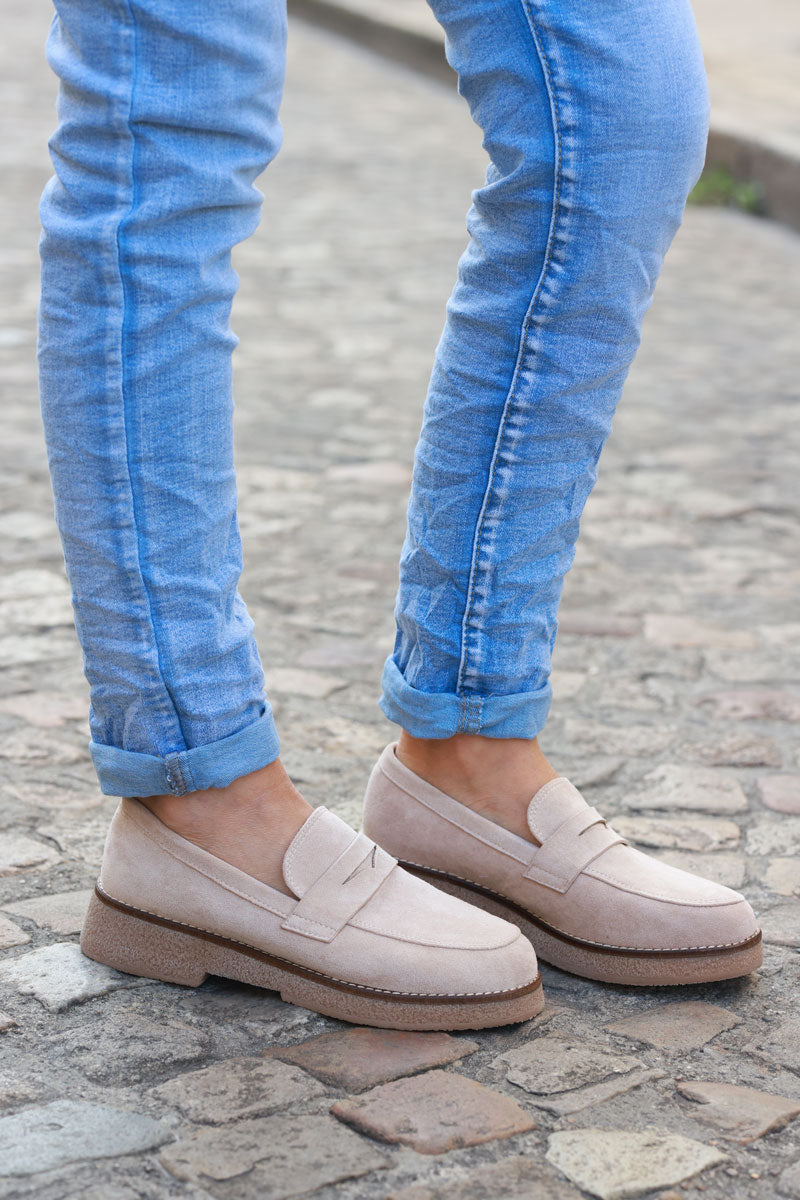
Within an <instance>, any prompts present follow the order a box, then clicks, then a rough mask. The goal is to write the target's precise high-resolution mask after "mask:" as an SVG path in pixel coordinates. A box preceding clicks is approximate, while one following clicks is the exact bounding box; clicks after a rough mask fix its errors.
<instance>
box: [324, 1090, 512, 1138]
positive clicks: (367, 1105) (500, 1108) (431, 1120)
mask: <svg viewBox="0 0 800 1200" xmlns="http://www.w3.org/2000/svg"><path fill="white" fill-rule="evenodd" d="M331 1112H332V1113H333V1115H334V1116H335V1117H339V1119H340V1120H342V1121H347V1122H348V1123H349V1124H351V1125H354V1126H355V1127H356V1129H359V1130H361V1132H362V1133H368V1134H370V1135H371V1136H372V1137H377V1138H379V1139H380V1140H381V1141H384V1142H393V1143H400V1144H401V1145H404V1146H411V1147H412V1148H413V1149H414V1150H416V1151H418V1152H419V1153H420V1154H444V1153H445V1151H447V1150H453V1149H455V1148H457V1147H461V1146H478V1145H480V1144H481V1143H483V1142H491V1141H494V1140H495V1139H497V1138H509V1137H513V1136H514V1134H516V1133H525V1132H526V1131H527V1130H529V1129H533V1127H534V1125H535V1121H534V1120H533V1118H532V1117H530V1116H529V1115H528V1114H527V1113H526V1112H525V1111H524V1109H522V1108H520V1106H519V1105H518V1104H517V1103H516V1102H515V1101H514V1100H512V1099H510V1097H508V1096H504V1095H502V1094H501V1093H500V1092H494V1091H491V1090H490V1089H489V1088H486V1087H482V1086H481V1084H479V1083H476V1082H475V1081H474V1080H472V1079H467V1078H466V1077H465V1076H463V1075H453V1074H450V1073H449V1072H445V1071H429V1072H428V1073H427V1074H426V1075H420V1076H417V1077H415V1078H413V1079H401V1080H397V1081H395V1082H394V1083H384V1084H381V1085H380V1086H379V1087H376V1088H373V1090H372V1091H371V1092H366V1093H365V1094H364V1095H363V1096H359V1097H358V1098H357V1099H354V1100H340V1101H338V1102H337V1103H336V1104H334V1106H333V1108H332V1109H331Z"/></svg>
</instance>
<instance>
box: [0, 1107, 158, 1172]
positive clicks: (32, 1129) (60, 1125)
mask: <svg viewBox="0 0 800 1200" xmlns="http://www.w3.org/2000/svg"><path fill="white" fill-rule="evenodd" d="M170 1136H171V1135H170V1132H169V1130H168V1129H167V1128H165V1127H164V1126H163V1125H161V1124H159V1123H158V1122H157V1121H153V1120H152V1119H151V1118H150V1117H146V1116H141V1115H140V1114H139V1113H134V1112H120V1111H119V1110H117V1109H114V1108H108V1107H105V1106H101V1105H97V1104H84V1103H82V1102H80V1101H74V1100H55V1101H54V1102H53V1103H52V1104H44V1105H42V1107H41V1108H28V1109H25V1111H24V1112H22V1113H19V1114H16V1115H15V1116H11V1117H2V1118H0V1175H35V1174H36V1173H37V1172H39V1171H49V1170H52V1169H53V1168H54V1167H58V1166H62V1165H63V1164H65V1163H71V1162H78V1161H80V1160H81V1159H86V1158H111V1157H113V1156H114V1155H117V1154H132V1153H137V1152H139V1151H141V1150H151V1149H152V1148H153V1147H155V1146H160V1145H161V1144H162V1143H163V1142H165V1141H167V1140H168V1139H169V1137H170Z"/></svg>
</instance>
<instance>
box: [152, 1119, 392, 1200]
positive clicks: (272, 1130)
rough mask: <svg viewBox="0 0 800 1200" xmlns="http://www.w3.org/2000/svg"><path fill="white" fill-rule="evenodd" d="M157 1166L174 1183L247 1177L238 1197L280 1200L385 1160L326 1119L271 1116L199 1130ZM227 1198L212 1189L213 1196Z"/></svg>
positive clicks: (383, 1163) (169, 1148)
mask: <svg viewBox="0 0 800 1200" xmlns="http://www.w3.org/2000/svg"><path fill="white" fill-rule="evenodd" d="M159 1158H160V1162H161V1164H162V1165H163V1166H164V1167H166V1169H167V1170H168V1171H169V1172H170V1174H172V1175H174V1176H175V1177H176V1178H177V1179H184V1180H190V1181H191V1180H194V1181H199V1182H201V1183H205V1182H206V1181H207V1180H217V1181H220V1182H221V1181H225V1180H233V1179H238V1177H239V1176H245V1175H246V1176H247V1178H246V1179H245V1180H244V1181H243V1183H244V1186H243V1188H238V1189H237V1191H236V1192H235V1193H234V1194H236V1195H237V1196H242V1197H245V1198H246V1200H250V1198H251V1197H252V1198H253V1200H255V1198H256V1197H258V1196H264V1197H269V1200H283V1197H285V1196H301V1195H303V1194H304V1193H306V1192H312V1191H316V1190H317V1189H318V1188H320V1187H323V1186H324V1185H325V1184H330V1183H336V1182H337V1181H339V1180H342V1179H352V1178H356V1177H358V1176H359V1175H366V1174H368V1173H369V1172H370V1171H374V1170H380V1169H381V1168H383V1167H385V1166H386V1165H387V1162H388V1160H387V1158H386V1156H385V1155H384V1154H383V1153H381V1151H379V1150H378V1149H377V1147H376V1146H374V1145H372V1144H370V1143H369V1142H366V1141H364V1139H363V1138H360V1137H359V1136H358V1135H357V1134H355V1133H353V1132H352V1131H351V1130H350V1129H347V1128H346V1127H345V1126H343V1125H341V1124H339V1122H338V1121H334V1120H332V1119H331V1118H330V1117H328V1116H324V1115H323V1116H314V1115H312V1116H300V1117H289V1116H275V1117H264V1118H261V1119H256V1120H251V1121H239V1122H238V1123H237V1124H235V1125H226V1126H224V1127H223V1128H221V1129H201V1130H198V1131H196V1132H194V1133H190V1134H188V1135H187V1137H186V1138H184V1139H183V1140H181V1141H177V1142H175V1143H174V1144H172V1145H170V1146H167V1147H166V1148H165V1149H164V1150H162V1152H161V1154H160V1156H159ZM229 1194H231V1193H230V1192H227V1193H226V1192H225V1191H224V1190H221V1189H218V1188H214V1195H218V1196H225V1195H229Z"/></svg>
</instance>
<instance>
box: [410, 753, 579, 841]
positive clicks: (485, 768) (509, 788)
mask: <svg viewBox="0 0 800 1200" xmlns="http://www.w3.org/2000/svg"><path fill="white" fill-rule="evenodd" d="M396 752H397V757H398V758H399V759H400V761H401V762H402V763H403V765H404V766H406V767H408V768H409V770H411V771H413V772H414V773H415V775H419V776H420V778H421V779H424V780H426V782H427V783H430V784H432V785H433V786H434V787H436V788H438V789H439V790H440V791H442V792H445V793H446V794H447V795H448V796H452V797H453V799H455V800H458V801H459V802H460V803H461V804H465V805H467V807H469V808H471V809H473V810H474V811H475V812H478V813H480V814H481V815H482V816H485V817H487V818H488V819H489V820H492V821H495V822H496V823H497V824H499V825H503V826H504V827H505V828H506V829H510V830H511V831H512V832H513V833H517V834H519V835H520V836H521V837H525V838H530V831H529V830H528V825H527V820H526V813H527V807H528V804H529V803H530V800H531V797H532V796H533V795H534V793H535V792H537V791H538V790H539V788H540V787H542V786H543V785H544V784H545V783H548V782H549V781H550V780H551V779H556V778H557V777H558V771H556V770H555V768H554V767H552V766H551V764H550V763H549V762H548V761H547V759H546V757H545V756H544V754H543V753H542V750H541V748H540V746H539V744H538V742H537V740H536V738H490V737H483V736H482V735H480V734H455V735H454V736H453V737H450V738H437V739H434V738H415V737H412V736H411V734H409V733H407V732H406V730H402V731H401V734H400V737H399V739H398V742H397V747H396Z"/></svg>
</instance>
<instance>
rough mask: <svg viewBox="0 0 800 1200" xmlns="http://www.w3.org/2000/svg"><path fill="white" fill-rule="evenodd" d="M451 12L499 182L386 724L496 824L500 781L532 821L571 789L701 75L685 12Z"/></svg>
mask: <svg viewBox="0 0 800 1200" xmlns="http://www.w3.org/2000/svg"><path fill="white" fill-rule="evenodd" d="M432 7H433V9H434V12H435V13H436V15H437V17H438V18H439V19H440V21H441V23H442V24H443V25H444V27H445V30H446V33H447V38H448V43H447V44H448V53H449V57H450V61H451V62H452V64H453V66H454V67H455V68H456V70H457V71H458V73H459V87H460V90H461V92H462V93H463V94H464V96H465V97H466V99H467V100H468V102H469V104H470V108H471V112H472V115H473V117H474V119H475V120H476V122H477V123H478V124H479V125H480V126H481V128H482V130H483V132H484V145H485V147H486V149H487V151H488V152H489V155H490V158H491V162H490V165H489V169H488V173H487V179H486V183H485V186H483V187H482V188H480V189H478V190H477V191H476V192H475V193H474V195H473V205H472V208H471V210H470V213H469V216H468V226H469V232H470V242H469V246H468V248H467V250H466V252H465V254H464V256H463V258H462V260H461V263H460V264H459V276H458V283H457V284H456V287H455V289H454V291H453V294H452V296H451V298H450V302H449V305H448V314H447V322H446V325H445V329H444V333H443V335H442V339H441V342H440V344H439V348H438V352H437V356H436V361H435V364H434V368H433V375H432V379H431V383H430V390H429V393H428V397H427V401H426V405H425V413H424V422H423V427H422V432H421V435H420V440H419V444H418V446H417V450H416V456H415V463H414V477H413V486H412V492H411V499H410V504H409V511H408V528H407V534H406V539H405V542H404V545H403V549H402V555H401V564H400V588H399V592H398V597H397V605H396V617H397V637H396V641H395V647H394V652H393V654H392V655H391V656H390V657H389V659H388V660H387V663H386V667H385V671H384V676H383V696H382V699H381V705H382V707H383V709H384V712H385V713H386V714H387V715H388V716H389V717H390V718H391V719H392V720H394V721H396V722H398V723H399V724H400V725H402V727H403V730H404V733H403V734H402V735H401V739H400V746H399V749H400V754H401V757H402V758H403V760H404V761H406V762H408V764H409V765H410V766H413V767H414V769H415V770H418V771H419V772H420V773H422V774H423V775H425V777H426V778H432V781H434V782H437V781H438V782H441V783H442V784H444V782H445V780H446V777H447V775H448V774H449V776H450V779H449V782H450V784H451V788H452V789H453V794H457V795H458V796H459V798H461V799H463V800H465V801H466V802H473V803H476V804H478V805H480V804H482V803H483V802H484V801H489V800H490V798H491V794H492V791H493V790H496V785H497V782H498V775H497V770H498V766H499V765H501V766H502V769H503V772H504V775H503V778H504V780H505V782H506V783H507V787H508V789H510V792H511V793H514V794H515V796H516V797H517V799H519V801H520V802H521V801H522V800H524V799H525V798H527V799H529V798H530V794H531V792H530V784H531V782H535V783H545V782H547V780H548V779H550V778H553V777H554V775H555V774H556V772H555V771H554V770H553V768H552V767H550V766H549V764H548V763H547V761H546V760H545V759H544V756H543V755H542V754H541V751H539V749H538V746H537V744H536V741H535V739H536V735H537V733H538V732H539V731H540V730H541V729H542V727H543V725H544V723H545V719H546V716H547V712H548V708H549V705H550V695H551V693H550V685H549V683H548V676H549V670H550V656H551V651H552V647H553V644H554V641H555V635H556V626H557V619H556V613H557V608H558V602H559V598H560V595H561V590H562V584H563V578H564V575H565V573H566V572H567V570H568V569H569V567H570V565H571V563H572V560H573V557H574V550H575V541H576V538H577V535H578V527H579V521H580V516H581V512H582V510H583V507H584V504H585V502H586V499H587V497H588V495H589V492H590V491H591V488H592V486H593V484H594V482H595V479H596V473H597V461H598V457H599V455H600V451H601V449H602V446H603V443H604V441H605V439H606V437H607V436H608V434H609V432H610V428H611V421H612V417H613V413H614V410H615V407H616V404H617V402H618V400H619V396H620V392H621V390H622V386H623V383H624V381H625V378H626V375H627V372H628V369H629V367H630V364H631V361H632V359H633V357H634V354H635V352H636V349H637V346H638V344H639V337H640V329H641V322H642V318H643V316H644V313H645V310H646V309H647V307H648V305H649V304H650V301H651V299H652V295H653V289H654V286H655V283H656V279H657V277H658V274H659V271H660V269H661V265H662V261H663V258H664V254H665V252H666V250H667V247H668V246H669V243H670V241H671V239H672V237H673V235H674V234H675V231H676V230H677V228H678V226H679V224H680V221H681V217H682V213H683V208H684V203H685V200H686V196H687V194H688V192H689V190H690V189H691V187H692V185H693V184H694V182H695V180H696V179H697V177H698V175H699V173H700V170H701V167H702V163H703V157H704V149H705V141H706V130H707V108H708V102H707V95H706V85H705V75H704V71H703V64H702V58H701V55H700V51H699V47H698V44H697V40H696V34H695V28H694V22H693V18H692V15H691V10H690V8H689V5H688V3H686V0H670V2H669V3H667V4H658V3H654V2H653V0H637V3H635V4H633V5H631V4H629V3H622V2H619V3H616V2H615V3H613V4H611V5H610V6H609V5H604V6H603V7H602V9H598V8H597V6H595V5H591V4H588V3H583V2H581V3H578V4H577V5H576V4H560V3H556V2H553V0H525V2H524V3H518V2H516V0H514V2H513V3H512V2H508V3H502V4H498V5H495V6H493V8H492V15H491V20H490V19H489V18H488V17H487V15H486V13H485V10H484V9H483V6H480V5H474V4H466V5H465V4H463V3H454V2H453V0H432ZM437 764H441V767H437ZM483 768H485V770H484V769H483ZM434 775H435V776H436V778H433V776H434ZM509 799H510V796H509ZM523 816H524V814H523ZM518 817H519V813H516V814H508V813H506V814H505V817H504V819H506V820H511V821H512V824H513V825H514V827H517V825H518V823H519V822H518ZM498 819H500V817H499V816H498Z"/></svg>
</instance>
